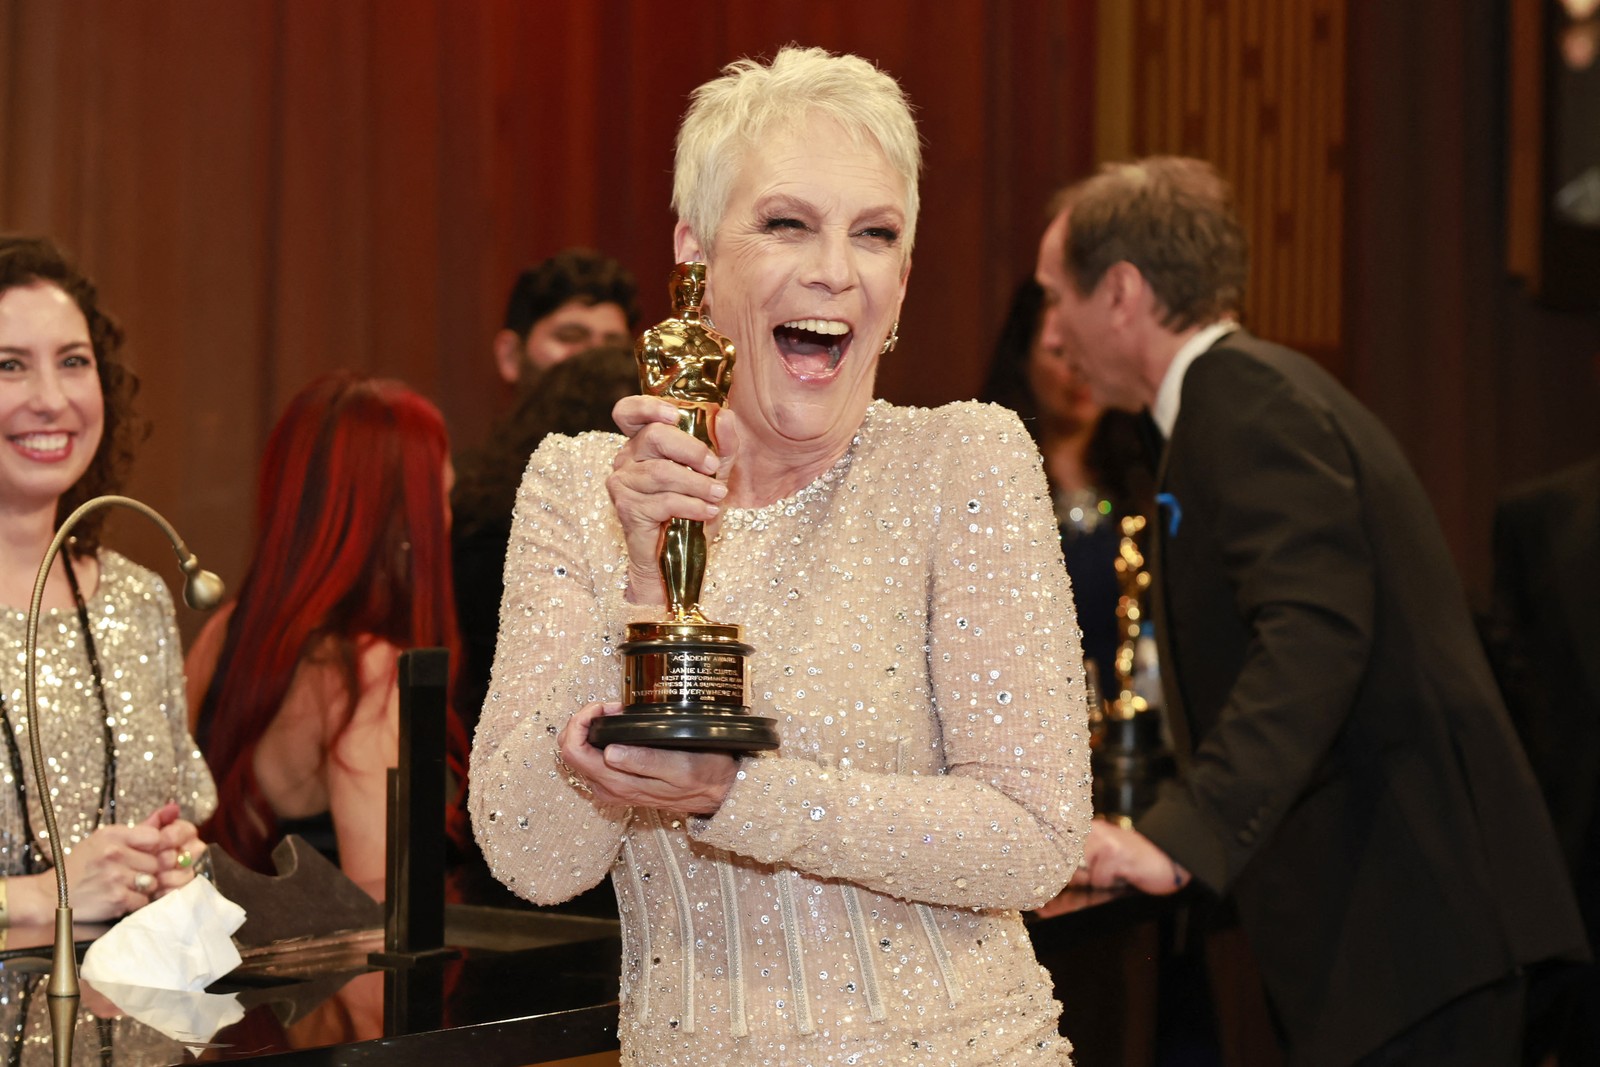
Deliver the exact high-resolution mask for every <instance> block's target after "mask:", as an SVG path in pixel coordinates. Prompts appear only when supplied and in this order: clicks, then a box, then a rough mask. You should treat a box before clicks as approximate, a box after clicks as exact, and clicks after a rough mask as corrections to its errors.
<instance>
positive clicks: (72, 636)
mask: <svg viewBox="0 0 1600 1067" xmlns="http://www.w3.org/2000/svg"><path fill="white" fill-rule="evenodd" d="M99 558H100V581H99V583H98V585H97V586H96V587H95V588H94V589H93V590H88V589H86V590H85V591H84V600H85V603H86V605H87V607H88V609H89V623H90V626H91V627H93V630H94V640H95V649H96V651H97V652H98V654H99V658H100V667H101V671H102V674H103V677H104V679H105V694H106V705H107V707H108V708H109V709H110V712H111V716H112V718H113V719H114V720H115V729H114V737H115V743H116V751H117V802H116V821H117V822H120V823H136V822H138V821H140V820H141V819H143V818H145V816H147V815H149V814H150V813H151V812H152V811H154V810H156V809H157V808H159V807H161V805H163V804H165V803H166V802H167V801H169V800H176V801H178V803H179V804H180V805H181V806H182V808H183V817H184V818H186V819H188V820H190V821H192V822H195V823H198V822H199V821H200V820H201V819H203V818H205V817H206V816H207V815H209V814H211V811H212V809H213V808H215V807H216V806H217V791H216V787H215V786H214V785H213V784H212V781H211V772H210V771H208V770H207V769H206V764H205V761H204V760H203V759H202V758H201V756H200V750H199V748H198V747H197V746H196V745H195V743H194V739H193V738H191V737H190V736H189V732H188V727H187V725H186V721H187V716H186V712H185V707H186V705H185V702H184V695H183V648H182V646H181V645H180V643H179V639H178V627H177V623H176V620H175V618H174V616H173V609H172V595H171V593H169V592H168V591H167V587H166V585H165V584H163V583H162V581H161V579H160V578H159V577H157V576H156V575H155V574H154V573H153V572H151V571H148V570H146V569H145V568H143V567H141V566H139V565H138V564H136V563H133V562H131V561H129V560H127V559H125V558H124V557H122V556H120V555H118V554H117V553H115V552H112V551H110V550H108V549H102V550H101V552H100V557H99ZM26 639H27V615H26V613H25V612H24V611H18V610H15V609H12V608H5V609H0V694H3V695H4V696H5V702H6V712H7V715H8V717H9V718H10V721H11V726H12V729H13V730H14V731H15V737H16V742H17V747H16V751H17V753H18V754H19V755H20V757H21V760H22V765H23V773H24V775H25V778H26V782H27V787H28V788H27V793H28V809H29V818H30V820H31V822H32V824H33V832H34V835H35V837H36V838H37V839H38V840H39V841H41V842H43V841H44V840H45V836H46V829H45V821H44V815H43V814H42V813H41V812H40V810H39V799H38V798H39V792H38V789H37V788H36V785H37V783H35V781H34V777H33V762H32V759H31V758H30V756H29V752H28V730H29V729H30V728H31V724H30V722H29V719H28V715H27V711H26V709H27V702H26V694H25V693H24V691H23V663H24V655H25V650H26V647H27V646H26ZM35 686H36V689H37V692H38V697H39V703H40V706H41V707H42V708H44V709H46V712H45V715H44V716H43V717H42V718H41V721H43V722H44V723H45V728H44V730H43V731H42V732H41V733H40V735H39V737H40V740H41V741H42V742H43V745H44V757H45V762H46V764H47V766H49V768H50V772H51V773H50V785H51V787H52V788H53V789H54V790H56V794H55V805H56V821H57V823H58V824H59V826H60V828H61V833H62V835H63V836H64V837H65V838H66V840H67V845H68V849H69V851H70V849H71V846H72V845H75V844H77V843H79V842H81V841H82V840H84V839H85V838H86V837H88V836H89V834H90V833H92V832H93V831H94V826H95V812H96V809H97V808H98V806H99V802H100V791H101V785H102V782H103V780H104V769H105V735H104V730H103V729H102V727H101V725H100V723H101V715H100V708H99V702H98V700H97V698H96V696H95V692H94V675H93V673H92V672H91V670H90V666H89V656H88V653H87V651H86V650H85V648H84V643H83V632H82V630H81V629H80V627H79V623H78V613H77V611H76V610H74V609H67V610H64V611H59V610H52V611H48V612H46V613H45V614H44V615H43V616H42V617H41V618H40V622H39V652H38V674H37V675H36V681H35ZM68 709H70V710H68ZM0 768H3V778H4V781H3V783H0V874H5V875H12V874H21V873H23V872H24V864H25V862H26V851H27V850H26V849H25V848H24V847H22V844H23V843H22V842H21V841H20V840H19V838H20V835H21V834H22V830H23V819H22V812H21V809H20V808H19V806H18V804H17V785H16V780H15V776H14V768H13V767H12V766H11V763H10V760H9V759H7V758H6V751H5V749H4V748H0ZM45 852H46V854H48V852H49V850H48V849H45Z"/></svg>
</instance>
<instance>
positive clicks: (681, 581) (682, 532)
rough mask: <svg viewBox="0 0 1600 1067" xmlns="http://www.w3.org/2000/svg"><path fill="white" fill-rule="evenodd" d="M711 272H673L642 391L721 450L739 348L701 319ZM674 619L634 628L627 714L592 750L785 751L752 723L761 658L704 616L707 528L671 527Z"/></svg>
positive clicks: (664, 567) (768, 722) (761, 722)
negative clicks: (751, 663) (749, 663)
mask: <svg viewBox="0 0 1600 1067" xmlns="http://www.w3.org/2000/svg"><path fill="white" fill-rule="evenodd" d="M705 289H706V267H705V264H704V263H680V264H678V265H677V267H676V268H675V269H674V271H673V273H672V283H671V292H672V308H673V315H672V317H671V318H669V319H667V320H665V321H664V322H660V323H657V324H656V325H655V326H654V327H652V328H650V329H648V330H646V331H645V332H644V334H643V336H641V337H640V338H639V342H638V344H636V345H635V346H634V355H635V357H636V358H637V359H638V361H639V386H640V391H641V392H643V393H646V394H648V395H650V396H659V397H662V398H664V399H666V400H669V401H671V402H672V403H673V404H674V405H675V406H676V407H677V409H678V428H679V429H680V430H683V431H684V432H685V433H688V434H690V435H692V436H693V437H694V438H695V439H696V440H699V441H702V442H704V443H705V444H707V445H709V446H711V448H713V449H715V448H716V446H717V443H716V436H715V430H714V428H713V421H714V413H715V410H716V408H717V407H718V406H720V405H721V404H722V403H724V402H725V401H726V400H727V398H728V384H729V381H730V379H731V378H732V375H733V363H734V355H735V352H734V346H733V342H732V341H730V340H728V339H727V338H726V337H724V336H723V335H722V334H720V333H718V332H717V331H716V330H714V329H712V328H711V326H710V324H709V323H707V322H706V321H705V319H704V318H703V316H702V315H701V311H700V305H701V302H702V301H703V299H704V298H705ZM659 563H660V567H661V580H662V582H663V584H664V585H665V586H666V591H667V615H666V618H664V619H661V620H658V621H655V622H635V623H630V624H629V625H628V640H627V641H626V642H625V643H624V644H623V645H622V647H621V651H622V712H623V713H622V714H621V715H607V716H602V717H601V718H598V719H595V720H594V721H593V722H591V723H590V725H589V743H590V744H592V745H596V746H598V747H602V748H603V747H605V746H606V745H610V744H630V745H649V746H654V747H656V748H687V749H705V750H711V749H715V750H719V751H731V752H752V751H756V750H759V749H770V748H777V747H778V730H777V723H776V722H775V721H774V720H772V719H767V718H762V717H761V716H758V715H752V714H750V708H749V701H748V697H747V695H746V694H747V690H748V688H749V686H748V682H747V679H746V675H745V666H746V660H747V659H748V658H749V656H750V654H751V653H752V652H753V651H755V650H754V649H753V648H751V646H749V645H747V644H745V643H744V642H743V641H741V640H740V639H739V627H738V626H735V625H731V624H728V623H717V622H712V621H710V620H709V619H707V618H706V616H705V614H704V613H703V612H702V611H701V610H700V588H701V585H702V583H703V582H704V581H705V573H706V531H705V523H703V522H700V521H698V520H694V519H678V518H674V519H671V520H669V521H668V522H667V523H666V524H665V525H664V526H663V528H662V533H661V554H660V556H659Z"/></svg>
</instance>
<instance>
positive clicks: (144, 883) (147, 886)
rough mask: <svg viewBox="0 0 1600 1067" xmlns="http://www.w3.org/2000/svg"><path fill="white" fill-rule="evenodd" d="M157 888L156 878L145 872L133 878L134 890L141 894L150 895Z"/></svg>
mask: <svg viewBox="0 0 1600 1067" xmlns="http://www.w3.org/2000/svg"><path fill="white" fill-rule="evenodd" d="M155 887H156V880H155V877H154V876H153V875H151V874H148V873H147V872H145V871H140V872H139V873H138V874H136V875H134V876H133V888H134V889H135V890H137V891H138V892H140V893H149V892H150V890H152V889H154V888H155Z"/></svg>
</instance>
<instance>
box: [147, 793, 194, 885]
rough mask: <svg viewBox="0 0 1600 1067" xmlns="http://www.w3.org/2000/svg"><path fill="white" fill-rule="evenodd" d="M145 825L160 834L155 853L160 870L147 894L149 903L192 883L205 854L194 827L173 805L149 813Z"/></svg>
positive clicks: (169, 803)
mask: <svg viewBox="0 0 1600 1067" xmlns="http://www.w3.org/2000/svg"><path fill="white" fill-rule="evenodd" d="M145 822H146V823H147V824H151V825H154V826H155V827H156V828H157V829H158V830H159V831H160V832H161V843H160V846H159V847H158V849H157V852H156V860H157V862H159V863H160V865H161V870H160V873H159V874H157V875H156V880H157V882H158V885H157V886H156V889H155V891H154V892H153V893H151V894H150V899H151V900H160V899H161V898H162V897H164V896H166V895H167V894H168V893H170V892H172V891H173V890H175V889H182V888H183V887H184V886H186V885H188V884H189V883H190V882H192V881H194V876H195V872H196V871H197V870H198V869H199V867H200V861H201V859H202V858H204V856H205V854H206V845H205V842H204V841H201V840H200V831H199V830H197V829H196V828H195V825H194V823H192V822H190V821H189V820H188V819H185V818H183V817H182V815H181V814H180V810H179V808H178V805H177V804H176V803H174V802H168V803H167V804H166V805H165V806H163V807H161V808H158V809H157V810H156V811H154V812H152V813H151V815H150V818H148V819H146V820H145Z"/></svg>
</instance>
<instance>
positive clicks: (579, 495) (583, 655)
mask: <svg viewBox="0 0 1600 1067" xmlns="http://www.w3.org/2000/svg"><path fill="white" fill-rule="evenodd" d="M620 443H621V439H620V438H618V437H616V436H615V435H610V434H587V435H584V436H583V437H581V438H576V439H572V438H552V439H550V440H549V441H548V443H547V444H546V445H544V446H541V447H540V449H539V450H538V451H536V452H535V453H534V455H533V457H532V458H531V459H530V461H529V464H528V470H527V472H526V474H525V476H524V478H523V481H522V485H521V487H520V489H519V490H518V493H517V503H516V509H515V512H514V515H513V519H512V529H511V540H510V543H509V545H508V547H507V550H506V564H505V597H504V599H503V600H502V602H501V608H500V637H499V641H498V643H497V645H496V651H495V659H494V669H493V672H492V674H491V677H490V681H489V693H488V696H487V698H486V699H485V701H484V706H483V711H482V714H481V716H480V718H479V720H478V729H477V733H476V735H475V736H474V740H473V746H472V763H471V771H470V780H471V782H472V790H471V813H472V822H473V829H474V832H475V833H476V835H477V838H478V841H479V843H480V844H481V845H482V847H483V852H484V856H485V858H486V859H487V860H488V863H489V869H490V870H491V871H492V872H493V873H494V875H495V877H497V878H499V879H500V881H502V882H503V883H505V884H506V885H507V886H508V887H509V888H510V889H511V890H512V891H513V892H515V893H517V894H519V895H520V896H523V897H525V898H527V899H529V900H531V901H534V902H536V903H541V904H554V903H559V902H560V901H563V900H567V899H569V898H571V897H573V896H576V895H577V894H578V893H581V892H582V891H583V890H585V889H588V888H590V887H591V886H593V885H595V884H597V883H598V882H599V881H600V880H601V879H602V878H604V877H605V874H606V871H607V870H608V869H609V868H610V867H611V865H612V863H613V862H614V861H615V859H616V856H617V851H618V849H619V848H620V847H621V843H622V832H623V830H624V828H625V827H626V825H627V822H628V818H629V815H630V812H629V810H628V809H626V808H621V809H605V808H600V807H598V806H597V805H596V804H595V803H594V802H593V800H592V799H591V798H590V796H589V795H588V794H587V793H585V792H583V791H581V790H580V789H578V788H577V787H576V786H575V785H574V784H573V783H572V781H571V779H570V776H569V775H568V773H567V772H566V770H565V768H564V767H563V766H562V764H561V762H560V759H559V755H558V750H557V747H556V736H557V735H558V734H559V733H560V732H561V728H562V727H563V726H564V725H566V722H567V720H568V719H569V718H571V717H572V714H573V712H575V711H577V710H578V709H580V708H582V707H583V706H584V705H586V704H590V703H593V702H595V701H600V700H615V699H617V697H618V694H619V692H620V689H621V659H620V657H619V656H618V655H617V652H616V646H617V645H618V644H620V643H621V639H620V638H619V637H618V635H617V634H616V633H615V632H614V631H613V627H612V626H611V625H608V621H607V608H608V606H609V607H611V608H612V609H613V610H615V609H617V608H618V607H619V606H620V604H621V602H622V593H623V589H624V586H623V584H622V579H623V576H624V575H625V574H626V568H625V567H624V566H623V565H622V558H623V557H622V553H623V551H624V548H623V544H622V541H621V533H620V529H619V528H618V527H617V524H616V521H615V519H614V518H611V517H610V515H609V510H608V509H609V504H606V505H605V509H602V508H601V507H600V502H601V501H603V500H604V498H605V487H604V481H605V476H606V474H607V473H608V472H609V471H610V470H611V457H612V456H613V455H614V454H615V453H616V450H617V447H618V446H619V444H620ZM597 492H598V499H597V497H596V493H597ZM608 541H609V542H610V543H609V544H607V542H608Z"/></svg>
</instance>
